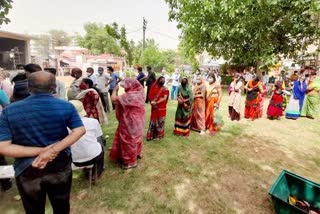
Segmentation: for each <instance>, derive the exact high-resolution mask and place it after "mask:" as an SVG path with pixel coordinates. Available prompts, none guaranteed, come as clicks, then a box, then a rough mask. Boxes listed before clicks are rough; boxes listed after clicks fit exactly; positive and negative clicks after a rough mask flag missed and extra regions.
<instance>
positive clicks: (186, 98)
mask: <svg viewBox="0 0 320 214" xmlns="http://www.w3.org/2000/svg"><path fill="white" fill-rule="evenodd" d="M177 99H178V106H177V110H176V116H175V123H174V130H173V134H175V135H180V136H185V137H187V136H189V134H190V123H191V110H192V105H193V93H192V90H191V89H190V87H189V84H188V79H187V78H183V79H182V80H181V85H180V86H179V88H178V98H177Z"/></svg>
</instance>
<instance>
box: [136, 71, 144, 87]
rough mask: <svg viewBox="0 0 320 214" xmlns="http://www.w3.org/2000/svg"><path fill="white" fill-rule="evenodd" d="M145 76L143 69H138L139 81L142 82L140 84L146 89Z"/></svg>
mask: <svg viewBox="0 0 320 214" xmlns="http://www.w3.org/2000/svg"><path fill="white" fill-rule="evenodd" d="M145 76H146V75H145V74H144V73H143V71H142V67H140V66H139V67H138V76H137V80H138V81H139V82H140V84H141V85H142V86H143V87H144V80H145V79H146V78H145Z"/></svg>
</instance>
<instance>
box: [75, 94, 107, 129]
mask: <svg viewBox="0 0 320 214" xmlns="http://www.w3.org/2000/svg"><path fill="white" fill-rule="evenodd" d="M76 99H77V100H80V101H81V102H82V103H83V108H84V110H85V111H86V113H87V117H90V118H94V119H96V120H98V121H99V122H100V124H108V118H107V116H106V114H105V112H104V109H103V105H102V102H101V99H100V95H99V93H98V92H97V91H96V90H95V89H92V88H90V89H87V90H84V91H81V92H80V93H79V94H78V95H77V96H76Z"/></svg>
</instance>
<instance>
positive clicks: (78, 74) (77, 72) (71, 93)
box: [67, 68, 82, 100]
mask: <svg viewBox="0 0 320 214" xmlns="http://www.w3.org/2000/svg"><path fill="white" fill-rule="evenodd" d="M71 76H72V77H73V78H74V80H73V82H72V83H71V85H70V88H69V90H68V93H67V95H68V100H76V97H77V95H78V94H79V93H80V87H79V86H80V83H81V81H82V70H81V69H80V68H73V69H72V70H71Z"/></svg>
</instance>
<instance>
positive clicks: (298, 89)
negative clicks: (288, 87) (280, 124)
mask: <svg viewBox="0 0 320 214" xmlns="http://www.w3.org/2000/svg"><path fill="white" fill-rule="evenodd" d="M306 91H307V83H306V77H305V75H303V74H302V75H300V77H299V79H298V80H296V81H294V83H293V88H292V95H291V97H290V100H289V104H288V106H287V109H286V112H285V114H286V118H288V119H294V120H295V119H297V118H299V117H300V113H301V109H302V105H303V101H304V97H305V95H306Z"/></svg>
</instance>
